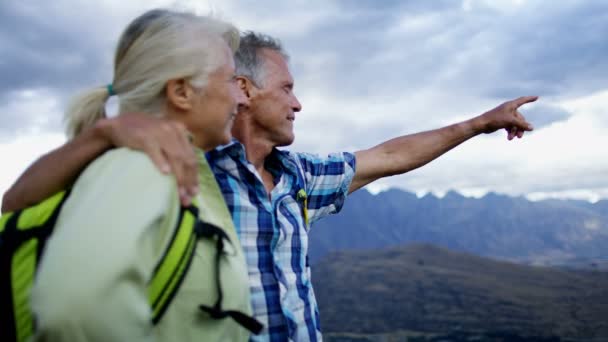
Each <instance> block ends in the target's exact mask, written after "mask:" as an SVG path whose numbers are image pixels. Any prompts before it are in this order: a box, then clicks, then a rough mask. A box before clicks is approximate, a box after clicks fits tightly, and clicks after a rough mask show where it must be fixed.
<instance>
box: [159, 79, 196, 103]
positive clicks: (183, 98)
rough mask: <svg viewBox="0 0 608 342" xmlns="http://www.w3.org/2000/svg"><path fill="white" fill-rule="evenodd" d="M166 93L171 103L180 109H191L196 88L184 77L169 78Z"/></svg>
mask: <svg viewBox="0 0 608 342" xmlns="http://www.w3.org/2000/svg"><path fill="white" fill-rule="evenodd" d="M165 95H166V96H167V101H168V103H169V104H171V105H173V106H174V107H176V108H177V109H180V110H184V111H187V110H191V109H192V100H193V97H194V89H192V86H191V85H190V83H189V82H188V81H186V80H185V79H183V78H179V79H175V80H169V81H168V82H167V86H166V87H165Z"/></svg>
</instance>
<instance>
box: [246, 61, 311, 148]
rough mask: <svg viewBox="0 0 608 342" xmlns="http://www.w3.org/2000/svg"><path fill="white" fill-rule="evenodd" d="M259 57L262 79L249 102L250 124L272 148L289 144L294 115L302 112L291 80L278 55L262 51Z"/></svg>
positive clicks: (287, 68)
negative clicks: (261, 60) (261, 62)
mask: <svg viewBox="0 0 608 342" xmlns="http://www.w3.org/2000/svg"><path fill="white" fill-rule="evenodd" d="M259 57H260V58H262V59H263V65H262V69H263V72H262V77H263V80H262V84H259V85H258V86H259V88H258V87H256V89H255V91H254V92H252V95H251V98H250V99H249V100H250V105H249V110H250V112H251V114H252V123H253V125H254V126H255V128H256V131H257V133H258V134H261V135H262V136H263V137H264V138H266V139H267V140H268V141H270V142H271V143H272V144H273V145H274V146H286V145H290V144H291V143H293V141H294V138H295V136H294V132H293V122H294V120H295V113H296V112H299V111H300V110H301V109H302V105H301V104H300V102H299V101H298V99H297V97H296V96H295V94H294V93H293V87H294V81H293V77H292V76H291V73H290V72H289V67H288V66H287V62H286V61H285V58H283V56H281V54H280V53H279V52H277V51H274V50H269V49H262V50H261V51H260V54H259Z"/></svg>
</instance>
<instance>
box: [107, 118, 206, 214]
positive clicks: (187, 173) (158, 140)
mask: <svg viewBox="0 0 608 342" xmlns="http://www.w3.org/2000/svg"><path fill="white" fill-rule="evenodd" d="M97 128H98V129H99V130H100V132H101V133H102V135H103V136H104V137H105V139H107V140H108V141H109V142H110V143H111V144H112V145H114V146H119V147H128V148H131V149H134V150H139V151H142V152H144V153H145V154H147V155H148V156H149V157H150V159H152V161H153V162H154V164H155V165H156V167H158V169H159V170H160V171H161V172H163V173H172V174H173V175H174V176H175V178H176V179H177V184H178V189H179V197H180V201H181V202H182V204H183V205H189V204H190V201H191V199H192V197H193V196H194V195H196V194H197V193H198V161H197V156H196V153H195V152H194V148H193V146H192V144H191V143H190V141H189V133H188V131H187V130H186V127H185V126H184V125H183V124H182V123H180V122H176V121H171V120H167V119H161V118H155V117H152V116H150V115H146V114H141V113H128V114H122V115H119V116H117V117H115V118H112V119H107V120H102V121H100V122H99V123H98V127H97Z"/></svg>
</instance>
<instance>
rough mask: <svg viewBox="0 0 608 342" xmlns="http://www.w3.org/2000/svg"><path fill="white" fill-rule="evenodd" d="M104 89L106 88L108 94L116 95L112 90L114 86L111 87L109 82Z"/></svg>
mask: <svg viewBox="0 0 608 342" xmlns="http://www.w3.org/2000/svg"><path fill="white" fill-rule="evenodd" d="M106 89H108V95H109V96H114V95H116V92H115V91H114V88H113V87H112V84H111V83H110V84H108V85H107V86H106Z"/></svg>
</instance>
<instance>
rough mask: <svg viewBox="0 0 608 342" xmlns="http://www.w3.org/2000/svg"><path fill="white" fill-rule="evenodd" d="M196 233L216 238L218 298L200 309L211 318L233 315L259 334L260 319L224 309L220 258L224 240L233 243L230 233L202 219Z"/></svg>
mask: <svg viewBox="0 0 608 342" xmlns="http://www.w3.org/2000/svg"><path fill="white" fill-rule="evenodd" d="M194 230H195V233H196V235H197V236H198V237H202V238H207V239H213V238H215V239H216V240H215V241H216V244H215V248H216V250H215V284H216V285H215V286H216V289H217V299H216V301H215V304H214V305H213V306H207V305H203V304H201V305H199V309H200V310H201V311H203V312H206V313H208V314H209V315H210V316H211V318H213V319H223V318H226V317H231V318H232V319H233V320H235V321H236V322H237V323H238V324H240V325H241V326H242V327H243V328H245V329H247V330H249V331H250V332H252V333H253V334H256V335H257V334H259V333H260V332H261V331H262V329H263V328H264V325H262V323H260V322H259V321H258V320H256V319H255V318H253V317H252V316H249V315H246V314H245V313H242V312H240V311H235V310H224V309H222V300H223V298H224V294H223V292H222V286H221V280H220V269H221V266H220V260H221V256H222V254H223V253H224V240H225V241H227V242H228V243H232V241H230V238H229V237H228V235H227V234H226V232H224V230H222V229H221V228H219V227H217V226H215V225H213V224H210V223H207V222H203V221H201V220H199V221H197V222H196V226H195V228H194Z"/></svg>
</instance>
